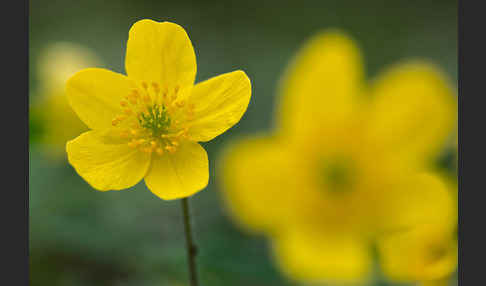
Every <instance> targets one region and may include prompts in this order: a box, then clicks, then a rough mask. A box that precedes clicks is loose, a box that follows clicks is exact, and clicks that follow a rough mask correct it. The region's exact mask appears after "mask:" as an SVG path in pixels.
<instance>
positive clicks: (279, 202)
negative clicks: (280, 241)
mask: <svg viewBox="0 0 486 286" xmlns="http://www.w3.org/2000/svg"><path fill="white" fill-rule="evenodd" d="M292 154H293V153H292V152H289V151H288V150H286V149H285V147H284V146H283V144H280V143H279V141H278V140H277V139H276V138H272V137H265V136H258V137H254V138H250V139H246V140H242V141H239V142H238V143H234V144H232V145H229V146H227V147H226V151H225V154H223V156H222V160H221V161H220V162H219V164H218V168H219V172H217V174H221V176H222V177H221V179H220V183H221V187H220V188H221V191H222V195H223V198H224V199H225V201H226V204H225V205H226V206H227V207H228V210H229V212H230V214H231V215H232V217H233V218H234V219H235V220H236V222H238V223H240V224H241V225H242V226H243V227H244V228H245V229H246V230H249V231H253V232H272V231H273V230H274V228H275V227H277V226H278V225H281V224H286V223H288V222H289V221H290V220H292V219H294V217H295V216H296V215H295V214H296V212H298V210H297V207H305V206H304V205H305V204H304V202H303V200H304V201H305V200H306V199H307V196H306V194H307V193H306V192H308V190H309V189H310V188H306V186H305V185H303V183H301V182H305V180H301V179H300V178H301V177H300V176H299V172H298V168H299V167H298V165H297V160H294V159H292Z"/></svg>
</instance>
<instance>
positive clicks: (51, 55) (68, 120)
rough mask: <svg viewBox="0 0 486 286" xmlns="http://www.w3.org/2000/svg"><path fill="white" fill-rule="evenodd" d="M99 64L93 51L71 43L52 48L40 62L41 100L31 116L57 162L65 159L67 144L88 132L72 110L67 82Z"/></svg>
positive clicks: (59, 43)
mask: <svg viewBox="0 0 486 286" xmlns="http://www.w3.org/2000/svg"><path fill="white" fill-rule="evenodd" d="M99 62H100V60H99V59H98V57H97V56H96V55H95V54H94V52H93V51H91V50H89V49H88V48H86V47H84V46H81V45H78V44H74V43H70V42H56V43H52V44H49V45H48V46H46V48H45V49H44V50H43V51H42V53H41V55H40V57H39V59H38V62H37V66H36V71H37V74H38V80H39V88H38V89H36V92H37V93H38V95H39V96H38V97H37V99H36V100H35V101H34V102H33V104H32V106H31V108H30V115H31V117H32V118H33V120H38V121H39V124H40V125H41V128H40V129H41V132H40V137H39V139H40V143H42V144H43V145H45V146H46V147H48V148H47V149H48V150H49V153H48V154H50V155H52V157H53V158H61V157H63V156H65V155H66V153H65V151H64V150H65V146H66V142H67V141H68V140H71V139H73V138H75V137H76V136H77V135H79V134H80V133H81V132H84V131H87V130H88V128H87V127H86V125H85V124H84V123H83V122H82V121H81V120H79V118H78V117H77V116H76V114H75V113H74V112H73V110H72V109H71V108H70V107H69V104H68V102H67V99H66V93H65V90H66V81H67V80H68V79H69V77H71V76H72V75H73V74H74V73H76V72H77V71H79V70H80V69H83V68H87V67H89V66H95V65H97V64H98V63H99Z"/></svg>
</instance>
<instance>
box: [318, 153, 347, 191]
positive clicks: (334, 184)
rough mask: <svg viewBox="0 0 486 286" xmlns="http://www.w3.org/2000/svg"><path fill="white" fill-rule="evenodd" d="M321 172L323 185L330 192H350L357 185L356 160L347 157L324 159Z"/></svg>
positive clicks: (320, 168)
mask: <svg viewBox="0 0 486 286" xmlns="http://www.w3.org/2000/svg"><path fill="white" fill-rule="evenodd" d="M319 172H320V173H319V177H320V178H321V184H322V186H323V187H324V188H325V190H326V191H328V192H330V193H333V194H344V193H349V192H350V191H352V190H353V188H354V186H355V181H356V168H355V165H354V162H353V161H352V160H351V159H349V158H347V157H334V158H329V159H324V160H322V161H321V163H320V167H319Z"/></svg>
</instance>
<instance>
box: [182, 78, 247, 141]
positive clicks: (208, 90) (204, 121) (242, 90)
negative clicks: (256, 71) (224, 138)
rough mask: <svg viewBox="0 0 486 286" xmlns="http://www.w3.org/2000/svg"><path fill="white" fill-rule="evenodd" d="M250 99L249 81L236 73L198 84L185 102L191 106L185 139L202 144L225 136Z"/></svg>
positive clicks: (238, 118)
mask: <svg viewBox="0 0 486 286" xmlns="http://www.w3.org/2000/svg"><path fill="white" fill-rule="evenodd" d="M250 96H251V83H250V79H248V76H247V75H246V74H245V72H243V71H240V70H238V71H234V72H230V73H225V74H222V75H219V76H216V77H213V78H211V79H209V80H206V81H204V82H201V83H198V84H197V85H196V86H194V88H193V89H192V92H191V93H190V95H189V97H188V99H187V101H188V102H189V103H191V104H194V119H193V120H191V121H190V122H189V126H190V128H189V136H190V137H191V138H192V139H193V140H195V141H203V142H204V141H209V140H211V139H213V138H214V137H216V136H218V135H219V134H221V133H223V132H225V131H226V130H228V129H229V128H230V127H232V126H233V125H235V124H236V123H237V122H238V121H239V120H240V118H241V117H242V116H243V113H245V111H246V108H247V107H248V103H249V102H250Z"/></svg>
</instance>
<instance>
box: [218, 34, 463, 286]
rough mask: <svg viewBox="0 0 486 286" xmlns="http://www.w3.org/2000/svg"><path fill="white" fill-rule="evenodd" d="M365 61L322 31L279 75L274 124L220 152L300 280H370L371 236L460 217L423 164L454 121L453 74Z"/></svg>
mask: <svg viewBox="0 0 486 286" xmlns="http://www.w3.org/2000/svg"><path fill="white" fill-rule="evenodd" d="M363 71H364V68H363V64H362V58H361V55H360V52H359V50H358V48H357V47H356V45H355V44H354V43H353V41H352V40H351V39H350V38H348V37H347V36H346V35H344V34H342V33H339V32H337V31H329V32H324V33H321V34H319V35H317V36H315V37H314V38H313V39H311V40H310V41H309V42H308V43H307V44H306V45H305V46H304V48H303V49H302V50H301V51H300V52H299V54H298V55H297V57H296V59H295V60H294V61H293V63H292V65H291V66H290V68H289V69H288V71H287V73H286V74H285V77H284V79H283V81H282V83H281V90H280V93H281V96H282V101H281V102H280V106H279V109H278V112H277V117H276V131H275V132H273V133H272V134H268V135H267V134H262V135H259V136H254V137H252V138H248V139H243V140H241V141H239V142H237V143H234V144H233V145H231V146H228V148H227V150H226V153H225V154H224V156H223V157H222V161H221V164H220V168H221V173H222V175H223V177H222V190H223V195H224V198H225V201H226V202H227V205H228V208H229V210H230V213H231V215H232V216H233V217H234V218H235V220H236V221H237V222H238V223H240V224H241V225H242V226H243V227H245V228H246V229H247V230H250V231H254V232H260V233H264V234H266V235H268V236H269V237H270V238H271V239H272V242H273V249H274V251H275V256H276V260H277V263H278V264H279V265H280V266H281V269H282V270H283V271H284V272H285V273H287V274H288V275H289V276H290V277H292V278H294V279H297V280H302V281H311V282H312V281H322V280H335V281H337V280H340V281H341V280H347V281H357V280H361V279H364V278H365V277H366V276H367V274H368V273H369V270H370V268H371V266H372V259H371V257H372V255H371V251H370V244H371V243H372V242H373V241H374V238H376V236H378V235H381V234H383V233H388V232H390V231H400V230H402V229H407V228H409V227H411V226H415V225H426V224H427V223H428V221H429V215H430V217H435V215H438V214H439V215H442V217H443V219H446V220H447V219H450V218H452V217H453V214H452V213H453V212H452V211H451V209H452V206H451V199H450V194H449V193H448V192H447V191H445V190H444V189H443V188H442V187H440V184H436V183H434V182H436V180H438V179H437V175H435V174H433V173H431V174H426V172H428V171H429V170H430V166H431V165H432V163H433V161H434V159H435V158H436V156H438V154H439V152H440V149H441V148H442V145H443V144H444V142H445V141H446V139H447V137H448V136H449V134H450V132H451V131H452V130H453V129H454V125H455V122H456V99H455V98H454V94H453V91H452V89H451V87H450V86H449V84H448V81H447V80H446V78H445V77H444V75H443V74H442V73H441V72H440V71H439V70H438V69H437V68H435V67H434V66H433V65H431V64H428V63H426V62H423V61H418V60H417V61H409V62H403V63H400V64H397V65H395V66H393V67H390V68H388V69H387V70H386V71H385V72H384V73H383V74H382V75H381V76H380V77H378V78H377V79H375V80H374V81H372V82H371V84H366V82H365V80H364V75H363V74H364V72H363ZM424 172H425V173H424Z"/></svg>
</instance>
